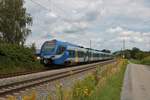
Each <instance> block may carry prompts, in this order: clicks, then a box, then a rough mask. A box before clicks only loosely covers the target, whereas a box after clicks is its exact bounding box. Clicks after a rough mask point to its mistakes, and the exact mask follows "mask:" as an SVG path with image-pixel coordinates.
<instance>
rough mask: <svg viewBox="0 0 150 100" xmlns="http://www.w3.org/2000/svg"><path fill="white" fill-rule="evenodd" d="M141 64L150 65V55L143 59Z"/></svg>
mask: <svg viewBox="0 0 150 100" xmlns="http://www.w3.org/2000/svg"><path fill="white" fill-rule="evenodd" d="M141 64H145V65H150V56H148V57H146V58H144V59H142V61H141Z"/></svg>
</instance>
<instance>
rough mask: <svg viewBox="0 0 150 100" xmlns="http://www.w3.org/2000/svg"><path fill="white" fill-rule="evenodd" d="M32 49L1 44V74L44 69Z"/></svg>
mask: <svg viewBox="0 0 150 100" xmlns="http://www.w3.org/2000/svg"><path fill="white" fill-rule="evenodd" d="M34 52H35V51H34V49H33V48H30V47H25V46H20V45H15V44H8V43H0V74H5V73H15V72H23V71H31V70H38V69H42V68H43V66H42V65H41V64H40V63H39V61H37V60H36V57H35V56H34Z"/></svg>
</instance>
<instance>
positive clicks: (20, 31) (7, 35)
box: [0, 0, 32, 45]
mask: <svg viewBox="0 0 150 100" xmlns="http://www.w3.org/2000/svg"><path fill="white" fill-rule="evenodd" d="M23 5H24V0H0V41H5V42H7V43H11V44H18V45H19V44H20V43H21V44H24V42H25V39H26V37H27V36H28V35H29V34H30V33H31V30H30V29H29V25H31V24H32V18H31V16H30V14H28V13H26V8H24V7H23Z"/></svg>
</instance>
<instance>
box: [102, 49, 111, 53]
mask: <svg viewBox="0 0 150 100" xmlns="http://www.w3.org/2000/svg"><path fill="white" fill-rule="evenodd" d="M102 52H105V53H111V51H110V50H106V49H103V50H102Z"/></svg>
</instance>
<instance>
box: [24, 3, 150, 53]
mask: <svg viewBox="0 0 150 100" xmlns="http://www.w3.org/2000/svg"><path fill="white" fill-rule="evenodd" d="M25 7H26V8H27V11H28V13H30V14H31V16H32V17H33V25H32V27H31V29H32V34H31V35H30V36H28V38H27V41H26V44H27V45H30V44H31V43H33V42H35V43H36V46H37V48H40V47H41V45H42V43H43V42H44V41H46V40H51V39H58V40H63V41H67V42H71V43H74V44H78V45H82V46H85V47H89V45H90V40H91V41H92V47H93V48H95V49H104V48H105V49H111V50H113V51H115V50H120V49H121V48H122V44H123V42H122V41H123V40H125V41H126V48H132V47H138V48H140V49H142V50H150V1H149V0H25Z"/></svg>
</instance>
